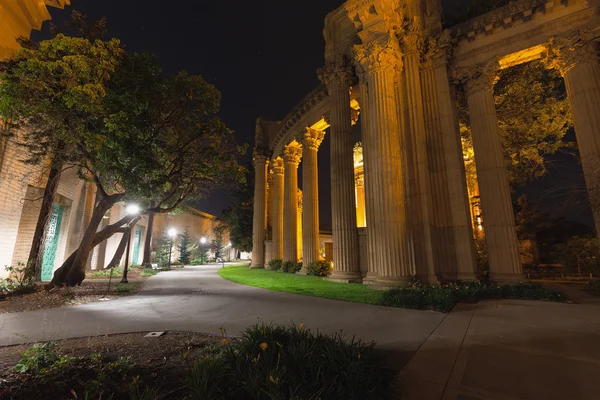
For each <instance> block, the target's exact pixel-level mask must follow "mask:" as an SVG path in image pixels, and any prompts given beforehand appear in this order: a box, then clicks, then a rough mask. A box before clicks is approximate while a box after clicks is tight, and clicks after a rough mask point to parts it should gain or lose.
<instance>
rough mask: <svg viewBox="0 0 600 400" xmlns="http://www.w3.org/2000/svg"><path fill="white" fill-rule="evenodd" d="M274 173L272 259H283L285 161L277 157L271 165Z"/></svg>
mask: <svg viewBox="0 0 600 400" xmlns="http://www.w3.org/2000/svg"><path fill="white" fill-rule="evenodd" d="M271 170H272V171H273V219H272V220H271V224H272V229H273V244H272V247H271V251H272V253H271V259H272V260H281V259H283V197H284V196H283V189H284V182H283V181H284V170H285V168H284V166H283V159H282V158H281V157H277V158H276V159H275V160H273V161H272V163H271Z"/></svg>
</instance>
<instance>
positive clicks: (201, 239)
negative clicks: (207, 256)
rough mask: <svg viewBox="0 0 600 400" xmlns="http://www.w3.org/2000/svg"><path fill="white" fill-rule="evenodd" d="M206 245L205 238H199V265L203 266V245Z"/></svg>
mask: <svg viewBox="0 0 600 400" xmlns="http://www.w3.org/2000/svg"><path fill="white" fill-rule="evenodd" d="M205 244H206V238H205V237H202V238H200V265H204V245H205Z"/></svg>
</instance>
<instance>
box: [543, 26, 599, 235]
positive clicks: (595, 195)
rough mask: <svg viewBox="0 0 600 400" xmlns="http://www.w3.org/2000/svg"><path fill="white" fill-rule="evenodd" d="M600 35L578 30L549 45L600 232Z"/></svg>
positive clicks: (551, 64)
mask: <svg viewBox="0 0 600 400" xmlns="http://www.w3.org/2000/svg"><path fill="white" fill-rule="evenodd" d="M599 41H600V35H599V34H598V33H593V32H591V31H587V30H578V31H575V32H572V33H570V34H568V35H566V36H564V37H559V38H555V39H553V40H552V41H551V43H550V45H549V47H548V60H547V64H548V65H549V66H550V67H554V68H557V69H558V70H559V71H560V73H561V74H562V76H563V77H564V78H565V84H566V86H567V96H568V98H569V103H570V104H571V111H572V112H573V119H574V124H575V135H576V136H577V145H578V147H579V154H580V155H581V164H582V167H583V175H584V177H585V183H586V186H587V190H588V195H589V198H590V205H591V207H592V212H593V214H594V222H595V225H596V234H597V235H600V112H599V108H598V107H599V105H600V66H599V65H598V61H599V60H598V51H599V49H600V45H599V43H598V42H599Z"/></svg>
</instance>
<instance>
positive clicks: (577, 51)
mask: <svg viewBox="0 0 600 400" xmlns="http://www.w3.org/2000/svg"><path fill="white" fill-rule="evenodd" d="M599 50H600V34H599V33H597V32H593V31H591V30H588V29H579V30H576V31H574V32H570V33H568V34H566V35H564V36H554V37H552V38H551V39H550V42H549V43H548V45H547V49H546V57H545V58H544V63H545V64H546V66H547V67H548V68H552V69H557V70H559V71H560V73H561V74H562V75H563V76H565V74H566V73H567V72H569V71H570V70H571V69H572V68H573V67H575V66H576V65H577V64H578V63H580V62H588V61H596V62H598V51H599Z"/></svg>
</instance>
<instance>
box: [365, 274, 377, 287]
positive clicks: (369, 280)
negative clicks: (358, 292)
mask: <svg viewBox="0 0 600 400" xmlns="http://www.w3.org/2000/svg"><path fill="white" fill-rule="evenodd" d="M376 279H377V273H376V272H368V273H367V275H366V276H365V277H364V278H363V283H364V284H365V285H373V284H374V283H375V280H376Z"/></svg>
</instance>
